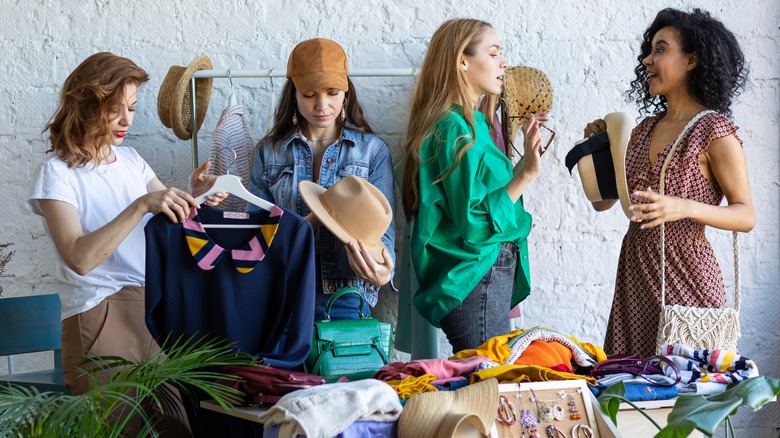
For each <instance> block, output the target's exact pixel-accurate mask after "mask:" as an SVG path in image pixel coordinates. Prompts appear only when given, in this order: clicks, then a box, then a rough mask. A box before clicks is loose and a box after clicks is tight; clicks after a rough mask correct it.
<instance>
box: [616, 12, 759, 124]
mask: <svg viewBox="0 0 780 438" xmlns="http://www.w3.org/2000/svg"><path fill="white" fill-rule="evenodd" d="M669 26H671V27H673V28H675V29H677V31H678V35H679V43H680V46H681V48H682V51H683V52H684V53H686V54H690V53H696V56H697V57H698V64H697V65H696V67H694V69H693V70H692V71H691V72H690V74H689V75H688V88H689V91H690V93H691V96H693V98H694V99H696V100H697V101H698V102H699V103H701V104H702V105H704V106H706V107H707V108H709V109H712V110H715V111H718V112H720V113H721V114H724V115H726V116H727V117H728V116H731V103H732V101H733V99H734V98H735V97H736V96H738V95H739V94H740V93H741V92H742V90H744V88H745V83H746V82H747V76H748V69H747V67H746V66H745V57H744V55H743V54H742V49H741V48H740V47H739V43H738V42H737V39H736V37H735V36H734V34H733V33H731V31H729V30H728V29H726V27H725V26H724V25H723V23H721V22H720V21H718V20H717V19H715V18H713V17H711V16H710V14H709V12H707V11H702V10H701V9H694V10H693V12H690V13H687V12H683V11H679V10H677V9H672V8H667V9H664V10H662V11H661V12H659V13H658V15H656V17H655V20H654V21H653V23H652V24H651V25H650V27H648V28H647V30H645V33H644V36H643V37H644V40H643V41H642V46H641V53H640V55H639V56H638V57H637V60H638V61H639V65H637V67H636V68H635V69H634V73H636V79H635V80H633V81H631V89H629V90H628V91H627V93H626V95H627V97H628V100H629V101H631V100H634V101H635V102H636V103H637V105H638V106H639V110H640V112H643V113H653V114H659V113H662V112H664V111H666V107H667V102H666V97H665V96H653V95H652V94H650V87H649V86H648V84H647V69H646V67H645V65H644V64H642V60H644V59H645V58H646V57H647V56H648V55H649V54H650V51H651V50H652V42H653V37H654V36H655V34H656V32H658V31H659V30H661V29H663V28H665V27H669Z"/></svg>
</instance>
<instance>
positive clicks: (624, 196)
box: [604, 112, 634, 219]
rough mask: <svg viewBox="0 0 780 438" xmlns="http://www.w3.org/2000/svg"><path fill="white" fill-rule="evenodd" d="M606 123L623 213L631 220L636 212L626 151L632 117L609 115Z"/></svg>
mask: <svg viewBox="0 0 780 438" xmlns="http://www.w3.org/2000/svg"><path fill="white" fill-rule="evenodd" d="M604 122H605V123H606V124H607V136H608V137H609V149H610V152H611V154H612V163H613V164H614V166H615V184H616V186H617V191H618V198H619V199H620V206H621V207H622V208H623V213H625V215H626V217H628V218H629V219H631V218H632V217H633V216H634V212H633V211H631V210H630V209H629V207H631V198H630V197H629V194H628V180H627V178H626V150H627V149H628V142H629V140H631V130H632V127H633V121H632V120H631V116H629V115H628V114H626V113H624V112H614V113H609V114H607V115H606V116H604Z"/></svg>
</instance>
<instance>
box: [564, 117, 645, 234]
mask: <svg viewBox="0 0 780 438" xmlns="http://www.w3.org/2000/svg"><path fill="white" fill-rule="evenodd" d="M604 122H605V123H606V124H607V130H606V131H605V132H601V133H599V134H596V135H594V136H592V137H589V138H585V139H582V140H580V141H578V142H577V143H576V144H575V146H574V148H572V150H571V151H569V153H568V154H566V167H568V168H569V172H571V170H572V168H574V166H575V165H576V166H577V171H578V172H579V174H580V180H581V181H582V188H583V190H584V191H585V196H587V198H588V200H589V201H591V202H596V201H603V200H607V199H619V200H620V206H621V207H622V208H623V213H625V215H626V217H628V218H629V219H631V217H633V216H634V213H633V212H632V211H631V210H630V209H629V207H630V206H631V199H630V198H629V193H628V181H627V179H626V149H627V148H628V142H629V140H630V138H631V130H632V128H633V125H634V124H633V120H632V119H631V116H630V115H628V114H626V113H623V112H614V113H609V114H607V115H606V116H604Z"/></svg>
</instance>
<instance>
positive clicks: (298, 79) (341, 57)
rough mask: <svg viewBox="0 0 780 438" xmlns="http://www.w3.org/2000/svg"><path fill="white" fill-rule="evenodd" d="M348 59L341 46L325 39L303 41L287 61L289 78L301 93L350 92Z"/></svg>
mask: <svg viewBox="0 0 780 438" xmlns="http://www.w3.org/2000/svg"><path fill="white" fill-rule="evenodd" d="M348 74H349V68H348V67H347V55H346V53H344V49H342V48H341V46H340V45H338V43H336V42H335V41H331V40H328V39H325V38H314V39H310V40H306V41H302V42H301V43H299V44H298V45H297V46H295V48H294V49H293V51H292V53H290V59H289V60H287V77H288V78H290V79H292V81H293V84H295V88H296V89H297V90H298V91H300V92H301V93H308V92H309V91H312V90H316V89H318V88H323V87H324V88H335V89H337V90H341V91H345V92H346V91H348V85H347V75H348Z"/></svg>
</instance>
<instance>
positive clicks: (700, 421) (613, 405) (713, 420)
mask: <svg viewBox="0 0 780 438" xmlns="http://www.w3.org/2000/svg"><path fill="white" fill-rule="evenodd" d="M779 394H780V379H778V378H775V377H765V376H760V377H754V378H751V379H746V380H743V381H741V382H737V383H732V384H731V385H729V386H728V388H727V389H726V390H725V391H724V392H722V393H720V394H714V395H709V396H701V395H681V396H679V397H678V398H677V401H676V402H675V404H674V407H673V408H672V411H671V412H670V413H669V416H668V419H667V424H666V426H664V427H661V426H660V425H659V424H658V423H656V422H655V421H653V419H652V418H650V416H648V415H647V414H646V413H645V412H644V411H643V410H642V409H641V408H639V407H638V406H637V405H635V404H634V403H632V402H631V401H629V400H628V399H626V397H625V386H624V385H623V382H619V383H617V384H615V385H612V386H610V387H609V388H607V389H606V390H604V392H602V393H601V394H600V395H599V397H598V400H599V404H600V405H601V407H602V408H603V409H604V412H605V413H607V414H608V415H609V417H610V418H611V419H612V422H613V423H615V424H617V413H618V408H619V407H620V403H621V402H625V403H628V404H629V405H631V406H632V407H633V408H634V409H636V410H637V411H638V412H639V413H641V414H642V415H644V416H645V418H647V419H648V420H649V421H650V422H652V423H653V424H654V425H655V426H656V427H657V428H658V430H659V432H658V434H656V435H655V437H656V438H678V437H687V436H688V435H690V433H691V432H693V430H694V429H698V430H699V431H701V432H702V433H704V434H706V435H707V436H712V435H713V434H714V433H715V430H716V429H717V428H718V427H719V426H720V424H721V423H723V422H724V421H725V424H726V437H735V436H736V435H735V434H734V426H733V424H732V422H731V416H732V415H733V414H735V413H736V412H737V410H738V409H739V408H740V407H742V406H748V407H751V408H753V410H758V409H761V407H762V406H764V405H765V404H766V403H767V402H769V401H771V400H773V399H774V398H775V397H777V395H779Z"/></svg>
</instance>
